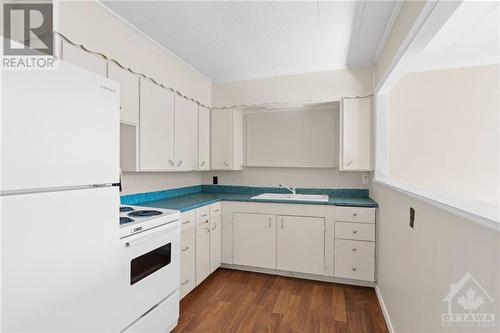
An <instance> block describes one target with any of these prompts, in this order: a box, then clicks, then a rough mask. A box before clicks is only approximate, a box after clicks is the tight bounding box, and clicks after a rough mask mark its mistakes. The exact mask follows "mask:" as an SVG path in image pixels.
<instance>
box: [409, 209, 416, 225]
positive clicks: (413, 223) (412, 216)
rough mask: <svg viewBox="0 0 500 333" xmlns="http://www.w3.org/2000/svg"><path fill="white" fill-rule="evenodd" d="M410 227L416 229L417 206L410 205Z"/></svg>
mask: <svg viewBox="0 0 500 333" xmlns="http://www.w3.org/2000/svg"><path fill="white" fill-rule="evenodd" d="M410 227H411V228H413V229H415V208H413V207H410Z"/></svg>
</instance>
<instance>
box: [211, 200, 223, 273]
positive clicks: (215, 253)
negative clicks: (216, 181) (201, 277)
mask: <svg viewBox="0 0 500 333" xmlns="http://www.w3.org/2000/svg"><path fill="white" fill-rule="evenodd" d="M220 264H221V214H220V203H217V204H214V205H212V206H210V273H213V272H214V271H215V270H216V269H217V268H219V267H220Z"/></svg>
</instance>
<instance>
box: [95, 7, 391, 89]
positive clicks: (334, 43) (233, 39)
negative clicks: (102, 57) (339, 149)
mask: <svg viewBox="0 0 500 333" xmlns="http://www.w3.org/2000/svg"><path fill="white" fill-rule="evenodd" d="M102 3H103V4H104V6H106V7H107V8H109V9H110V10H111V11H113V12H115V13H116V14H117V15H119V16H121V17H122V18H123V19H124V20H126V21H128V22H129V23H130V24H132V25H133V26H135V27H136V28H137V29H139V30H141V31H142V32H143V33H145V34H146V35H148V36H149V37H150V38H152V39H153V40H155V41H157V42H158V43H159V44H161V45H162V46H163V47H165V48H166V49H168V50H169V51H171V52H172V53H174V54H175V55H177V56H178V57H179V58H181V59H183V60H184V61H185V62H187V63H189V64H190V65H191V66H193V67H194V68H196V69H197V70H198V71H200V72H201V73H203V74H204V75H205V76H207V77H208V78H210V79H211V80H213V81H232V80H242V79H252V78H260V77H269V76H276V75H287V74H296V73H304V72H312V71H320V70H328V69H334V68H343V67H346V66H361V65H367V64H369V63H372V62H373V59H374V57H376V54H377V49H378V48H379V44H381V41H383V40H384V39H385V36H386V27H387V26H388V25H389V22H390V21H391V18H392V17H393V13H394V12H395V11H397V10H398V8H399V6H398V4H397V3H396V2H395V1H340V2H339V1H335V2H329V1H293V2H288V1H286V2H285V1H259V2H256V1H239V2H231V1H228V2H217V1H202V2H191V1H175V2H170V1H102Z"/></svg>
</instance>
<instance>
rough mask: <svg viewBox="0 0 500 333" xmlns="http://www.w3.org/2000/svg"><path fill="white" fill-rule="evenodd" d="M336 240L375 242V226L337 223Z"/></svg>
mask: <svg viewBox="0 0 500 333" xmlns="http://www.w3.org/2000/svg"><path fill="white" fill-rule="evenodd" d="M335 238H343V239H355V240H365V241H372V242H373V241H375V224H367V223H345V222H335Z"/></svg>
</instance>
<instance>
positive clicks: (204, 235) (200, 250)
mask: <svg viewBox="0 0 500 333" xmlns="http://www.w3.org/2000/svg"><path fill="white" fill-rule="evenodd" d="M199 219H200V218H199V215H197V216H196V285H199V284H200V283H201V282H202V281H203V280H205V279H206V278H207V277H208V276H209V275H210V219H209V217H208V214H207V217H206V218H201V219H202V220H199Z"/></svg>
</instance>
